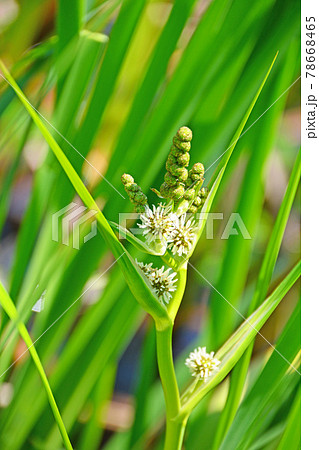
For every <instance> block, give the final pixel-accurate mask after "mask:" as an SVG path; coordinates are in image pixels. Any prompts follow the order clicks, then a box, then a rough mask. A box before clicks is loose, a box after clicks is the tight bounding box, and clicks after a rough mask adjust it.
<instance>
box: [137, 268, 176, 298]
mask: <svg viewBox="0 0 319 450" xmlns="http://www.w3.org/2000/svg"><path fill="white" fill-rule="evenodd" d="M136 262H137V264H138V265H139V267H140V268H141V270H142V271H143V272H144V274H145V275H146V276H147V278H148V279H149V281H150V283H151V286H152V288H153V289H154V292H155V293H156V295H157V297H158V299H159V301H160V302H161V303H162V304H164V305H165V303H169V301H170V299H171V298H172V292H174V291H176V286H175V283H176V281H177V279H176V278H175V276H176V272H172V273H170V271H171V270H172V269H166V270H165V267H164V266H162V267H161V268H160V269H157V268H156V267H152V266H153V263H150V264H143V263H142V262H138V261H136Z"/></svg>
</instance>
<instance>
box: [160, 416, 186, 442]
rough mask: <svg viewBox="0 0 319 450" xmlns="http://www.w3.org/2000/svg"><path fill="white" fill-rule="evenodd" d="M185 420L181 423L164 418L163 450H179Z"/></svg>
mask: <svg viewBox="0 0 319 450" xmlns="http://www.w3.org/2000/svg"><path fill="white" fill-rule="evenodd" d="M186 422H187V418H186V419H185V420H183V421H182V422H180V421H176V420H169V419H168V418H166V433H165V444H164V450H180V449H181V448H182V444H183V438H184V433H185V427H186Z"/></svg>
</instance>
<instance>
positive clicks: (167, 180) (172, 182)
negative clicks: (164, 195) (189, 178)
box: [164, 172, 178, 186]
mask: <svg viewBox="0 0 319 450" xmlns="http://www.w3.org/2000/svg"><path fill="white" fill-rule="evenodd" d="M164 181H165V183H166V184H167V185H168V186H175V185H176V184H177V183H178V179H177V178H176V177H174V176H173V175H172V174H171V173H169V172H166V174H165V176H164Z"/></svg>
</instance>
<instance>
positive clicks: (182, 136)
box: [160, 127, 205, 213]
mask: <svg viewBox="0 0 319 450" xmlns="http://www.w3.org/2000/svg"><path fill="white" fill-rule="evenodd" d="M192 137H193V136H192V131H191V130H190V129H189V128H187V127H181V128H180V129H179V130H178V131H177V133H176V135H175V136H174V138H173V145H172V147H171V150H170V153H169V155H168V158H167V161H166V170H167V172H166V174H165V176H164V183H163V184H162V185H161V188H160V193H161V195H162V196H163V197H164V198H167V199H169V200H173V201H174V202H176V201H178V200H181V199H183V198H184V199H185V200H187V201H189V202H192V206H190V208H189V210H188V212H190V213H194V212H196V211H197V210H198V208H200V207H201V206H202V204H203V202H204V201H205V198H204V196H205V194H204V191H203V193H202V194H199V188H200V186H201V184H202V183H203V176H204V172H205V169H204V166H203V164H202V163H196V164H194V165H193V167H192V168H191V170H187V167H188V165H189V160H190V154H189V151H190V149H191V140H192Z"/></svg>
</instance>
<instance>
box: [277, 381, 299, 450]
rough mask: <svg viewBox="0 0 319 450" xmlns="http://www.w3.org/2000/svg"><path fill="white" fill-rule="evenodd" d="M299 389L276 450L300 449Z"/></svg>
mask: <svg viewBox="0 0 319 450" xmlns="http://www.w3.org/2000/svg"><path fill="white" fill-rule="evenodd" d="M300 416H301V389H300V388H299V390H298V392H297V395H296V398H295V400H294V403H293V405H292V408H291V411H290V413H289V416H288V420H287V426H286V429H285V431H284V433H283V436H282V438H281V440H280V443H279V445H278V447H277V450H285V449H286V448H289V449H291V450H297V449H299V448H300V436H301V417H300Z"/></svg>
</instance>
